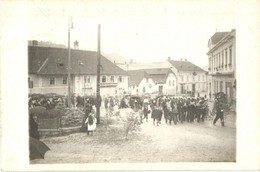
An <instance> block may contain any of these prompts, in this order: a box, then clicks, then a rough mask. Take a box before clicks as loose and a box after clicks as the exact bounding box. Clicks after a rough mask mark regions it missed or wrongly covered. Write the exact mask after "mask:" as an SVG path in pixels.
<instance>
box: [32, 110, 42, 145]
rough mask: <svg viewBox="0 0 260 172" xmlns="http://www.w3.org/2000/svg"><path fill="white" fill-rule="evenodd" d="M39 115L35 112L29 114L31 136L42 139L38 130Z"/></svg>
mask: <svg viewBox="0 0 260 172" xmlns="http://www.w3.org/2000/svg"><path fill="white" fill-rule="evenodd" d="M36 120H37V115H36V114H35V113H30V115H29V136H30V137H33V138H35V139H37V140H39V139H40V134H39V131H38V123H37V122H36Z"/></svg>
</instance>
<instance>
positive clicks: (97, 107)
mask: <svg viewBox="0 0 260 172" xmlns="http://www.w3.org/2000/svg"><path fill="white" fill-rule="evenodd" d="M100 104H101V97H100V24H98V58H97V98H96V110H97V124H100Z"/></svg>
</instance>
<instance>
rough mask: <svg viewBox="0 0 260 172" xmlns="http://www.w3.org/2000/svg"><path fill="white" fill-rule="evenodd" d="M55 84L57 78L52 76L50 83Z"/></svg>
mask: <svg viewBox="0 0 260 172" xmlns="http://www.w3.org/2000/svg"><path fill="white" fill-rule="evenodd" d="M54 84H55V78H54V77H51V78H50V85H54Z"/></svg>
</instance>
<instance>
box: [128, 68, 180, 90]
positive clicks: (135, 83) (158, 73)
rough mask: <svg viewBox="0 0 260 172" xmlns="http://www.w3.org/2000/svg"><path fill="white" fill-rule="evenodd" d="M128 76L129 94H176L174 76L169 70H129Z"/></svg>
mask: <svg viewBox="0 0 260 172" xmlns="http://www.w3.org/2000/svg"><path fill="white" fill-rule="evenodd" d="M128 74H129V92H130V94H134V95H145V94H150V95H153V94H155V95H162V94H163V95H175V94H176V80H177V79H176V74H175V73H173V72H172V70H171V69H169V68H154V69H139V70H129V71H128Z"/></svg>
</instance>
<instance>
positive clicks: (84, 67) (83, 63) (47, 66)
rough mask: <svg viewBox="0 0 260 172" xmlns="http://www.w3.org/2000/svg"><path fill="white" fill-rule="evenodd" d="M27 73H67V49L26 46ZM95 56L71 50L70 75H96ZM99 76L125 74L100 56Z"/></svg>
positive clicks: (83, 51)
mask: <svg viewBox="0 0 260 172" xmlns="http://www.w3.org/2000/svg"><path fill="white" fill-rule="evenodd" d="M28 56H29V57H28V58H29V73H30V74H43V75H54V74H60V75H65V74H67V73H68V70H67V68H68V49H64V48H51V47H38V46H28ZM97 56H98V53H97V52H94V51H85V50H75V49H71V74H89V75H96V73H97ZM100 61H101V71H100V73H101V74H107V75H126V72H125V71H124V70H122V69H121V68H119V67H118V66H117V65H115V64H114V63H112V62H111V61H109V60H108V59H107V58H105V57H104V56H102V55H101V60H100Z"/></svg>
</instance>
